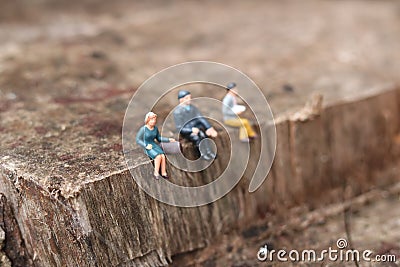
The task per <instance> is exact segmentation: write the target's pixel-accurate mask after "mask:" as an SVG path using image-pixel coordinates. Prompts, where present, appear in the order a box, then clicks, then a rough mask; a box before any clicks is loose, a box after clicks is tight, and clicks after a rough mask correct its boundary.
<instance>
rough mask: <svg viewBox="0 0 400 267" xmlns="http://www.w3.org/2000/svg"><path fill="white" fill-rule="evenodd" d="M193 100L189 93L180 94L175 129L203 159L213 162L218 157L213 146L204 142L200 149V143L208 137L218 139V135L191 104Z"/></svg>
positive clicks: (182, 92)
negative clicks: (194, 147)
mask: <svg viewBox="0 0 400 267" xmlns="http://www.w3.org/2000/svg"><path fill="white" fill-rule="evenodd" d="M191 99H192V96H191V94H190V92H189V91H186V90H181V91H179V92H178V100H179V103H180V104H179V106H177V107H176V108H175V110H174V120H175V127H176V129H177V131H179V133H180V134H181V135H182V137H183V138H185V139H187V140H189V141H191V142H192V143H193V144H194V145H195V146H196V147H197V148H198V149H199V151H200V156H201V158H202V159H204V160H207V161H211V160H213V159H215V157H216V154H215V153H214V152H213V150H212V147H211V145H210V144H209V142H204V145H202V146H201V147H200V142H201V141H202V140H204V139H205V138H207V136H211V137H217V135H218V133H217V131H216V130H215V129H214V128H213V127H212V126H211V124H210V123H209V122H208V121H207V120H206V118H204V117H203V115H201V113H200V111H199V110H198V109H197V107H195V106H193V105H192V104H191V102H190V101H191Z"/></svg>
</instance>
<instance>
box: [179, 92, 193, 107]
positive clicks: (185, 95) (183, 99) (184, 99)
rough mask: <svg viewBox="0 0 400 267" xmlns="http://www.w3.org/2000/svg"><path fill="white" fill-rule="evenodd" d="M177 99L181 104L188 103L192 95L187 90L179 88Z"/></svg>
mask: <svg viewBox="0 0 400 267" xmlns="http://www.w3.org/2000/svg"><path fill="white" fill-rule="evenodd" d="M178 99H179V103H181V104H183V105H190V100H191V99H192V95H191V94H190V92H189V91H186V90H180V91H179V92H178Z"/></svg>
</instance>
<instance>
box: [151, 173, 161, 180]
mask: <svg viewBox="0 0 400 267" xmlns="http://www.w3.org/2000/svg"><path fill="white" fill-rule="evenodd" d="M153 176H154V178H155V179H156V180H158V179H160V178H161V175H160V174H159V173H153Z"/></svg>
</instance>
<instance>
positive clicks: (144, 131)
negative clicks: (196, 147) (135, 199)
mask: <svg viewBox="0 0 400 267" xmlns="http://www.w3.org/2000/svg"><path fill="white" fill-rule="evenodd" d="M144 122H145V125H144V126H143V127H141V128H140V130H139V132H138V133H137V135H136V143H137V144H138V145H139V146H141V147H142V148H143V149H144V152H145V153H146V155H147V156H149V157H150V158H151V159H154V178H156V179H159V178H160V174H159V169H160V166H161V176H162V177H163V178H165V179H168V175H167V170H166V159H165V154H164V151H163V150H162V148H161V147H160V146H159V145H158V144H157V143H156V142H155V140H157V141H158V142H159V143H161V142H176V141H175V139H174V138H167V137H162V136H161V135H160V132H159V131H158V128H157V126H156V123H157V115H156V114H155V113H153V112H149V113H147V114H146V117H145V119H144Z"/></svg>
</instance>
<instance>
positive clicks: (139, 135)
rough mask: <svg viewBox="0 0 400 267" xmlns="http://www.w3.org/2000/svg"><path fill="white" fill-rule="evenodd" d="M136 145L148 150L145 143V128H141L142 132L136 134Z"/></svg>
mask: <svg viewBox="0 0 400 267" xmlns="http://www.w3.org/2000/svg"><path fill="white" fill-rule="evenodd" d="M136 144H138V145H139V146H141V147H142V148H146V143H145V142H144V127H142V128H140V130H139V131H138V133H137V134H136Z"/></svg>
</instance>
